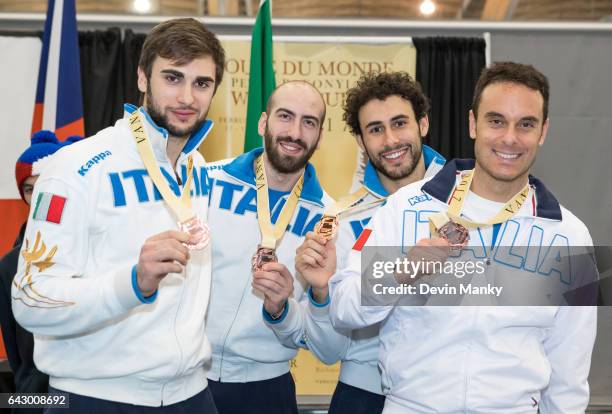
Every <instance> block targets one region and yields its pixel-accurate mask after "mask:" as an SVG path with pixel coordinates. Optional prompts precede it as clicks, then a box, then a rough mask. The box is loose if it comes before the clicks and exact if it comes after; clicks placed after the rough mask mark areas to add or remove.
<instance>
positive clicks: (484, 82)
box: [472, 62, 550, 122]
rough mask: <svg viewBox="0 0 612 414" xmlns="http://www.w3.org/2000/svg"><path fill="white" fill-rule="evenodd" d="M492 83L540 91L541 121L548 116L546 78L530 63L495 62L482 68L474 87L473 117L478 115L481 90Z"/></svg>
mask: <svg viewBox="0 0 612 414" xmlns="http://www.w3.org/2000/svg"><path fill="white" fill-rule="evenodd" d="M493 83H516V84H518V85H523V86H526V87H527V88H529V89H531V90H534V91H538V92H540V94H541V95H542V98H543V99H544V103H543V105H542V106H543V107H542V112H543V113H544V119H543V120H542V122H544V121H545V120H546V119H547V118H548V100H549V97H550V86H549V84H548V78H546V76H544V74H542V72H540V71H538V70H537V69H536V68H534V67H533V66H531V65H524V64H522V63H515V62H495V63H493V65H492V66H491V67H489V68H485V69H483V71H482V72H481V74H480V77H479V78H478V82H476V88H475V89H474V100H473V101H472V111H473V112H474V117H476V116H477V115H478V105H479V104H480V98H481V97H482V92H483V91H484V90H485V88H486V87H487V86H489V85H491V84H493Z"/></svg>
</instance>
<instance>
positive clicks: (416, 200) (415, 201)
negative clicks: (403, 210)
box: [408, 194, 431, 206]
mask: <svg viewBox="0 0 612 414" xmlns="http://www.w3.org/2000/svg"><path fill="white" fill-rule="evenodd" d="M429 200H431V197H430V196H429V195H428V194H421V195H418V196H414V197H410V198H409V199H408V202H409V203H410V205H411V206H414V205H416V204H419V203H422V202H423V201H429Z"/></svg>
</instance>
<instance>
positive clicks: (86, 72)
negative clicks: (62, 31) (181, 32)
mask: <svg viewBox="0 0 612 414" xmlns="http://www.w3.org/2000/svg"><path fill="white" fill-rule="evenodd" d="M144 38H145V35H144V34H134V33H133V32H132V31H131V30H126V32H125V35H124V38H123V39H122V38H121V30H119V29H118V28H111V29H108V30H96V31H93V32H80V33H79V51H80V55H81V86H82V91H83V117H84V119H85V135H86V136H91V135H94V134H95V133H96V132H98V131H100V130H101V129H104V128H106V127H108V126H111V125H113V124H114V123H115V121H116V120H117V119H119V118H121V117H122V116H123V104H124V103H132V104H135V105H138V104H139V101H140V93H139V92H138V87H137V85H136V79H137V77H136V70H137V67H138V58H139V56H140V51H141V49H142V44H143V42H144Z"/></svg>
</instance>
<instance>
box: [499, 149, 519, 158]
mask: <svg viewBox="0 0 612 414" xmlns="http://www.w3.org/2000/svg"><path fill="white" fill-rule="evenodd" d="M493 152H494V153H495V154H496V155H497V156H498V157H500V158H503V159H505V160H514V159H516V158H518V157H520V156H521V154H520V153H512V152H500V151H495V150H493Z"/></svg>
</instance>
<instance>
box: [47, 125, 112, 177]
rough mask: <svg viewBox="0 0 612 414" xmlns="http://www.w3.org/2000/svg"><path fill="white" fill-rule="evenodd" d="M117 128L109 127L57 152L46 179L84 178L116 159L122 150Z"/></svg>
mask: <svg viewBox="0 0 612 414" xmlns="http://www.w3.org/2000/svg"><path fill="white" fill-rule="evenodd" d="M116 132H117V131H116V127H109V128H106V129H103V130H102V131H100V132H98V133H97V134H96V135H93V136H91V137H89V138H86V139H84V140H81V141H79V142H76V143H74V144H71V145H68V146H66V147H64V148H62V149H60V150H59V151H57V152H56V153H55V154H54V155H53V158H52V160H51V162H50V163H49V166H48V171H44V172H43V174H41V175H44V176H46V177H55V178H64V179H68V180H70V177H73V178H74V179H76V178H78V177H84V176H86V175H87V174H88V173H89V170H90V169H91V168H92V167H94V166H96V165H98V164H99V163H101V162H102V161H104V160H106V159H109V158H111V157H115V156H116V155H117V154H116V153H117V152H119V151H120V148H118V147H117V145H116V144H115V143H116V139H115V138H116Z"/></svg>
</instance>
